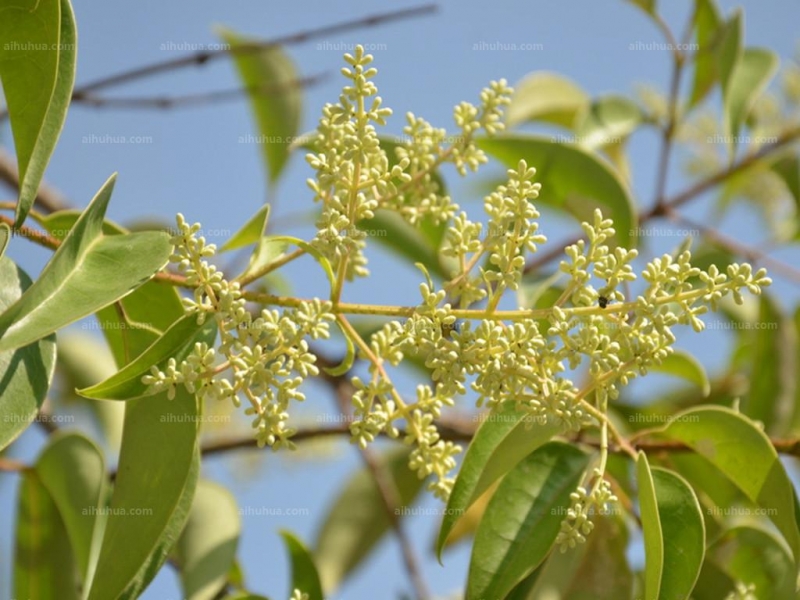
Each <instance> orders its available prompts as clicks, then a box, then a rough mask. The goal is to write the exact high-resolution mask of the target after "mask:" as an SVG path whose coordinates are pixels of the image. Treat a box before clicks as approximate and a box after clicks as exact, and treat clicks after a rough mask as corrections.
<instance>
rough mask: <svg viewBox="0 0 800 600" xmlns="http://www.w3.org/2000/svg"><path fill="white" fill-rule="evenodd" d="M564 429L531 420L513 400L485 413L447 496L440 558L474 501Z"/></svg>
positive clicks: (437, 546) (438, 543)
mask: <svg viewBox="0 0 800 600" xmlns="http://www.w3.org/2000/svg"><path fill="white" fill-rule="evenodd" d="M563 432H564V427H563V426H562V425H560V424H556V423H554V422H552V421H547V422H546V423H542V422H531V417H530V415H527V414H526V413H523V412H522V411H519V410H518V409H517V408H516V405H515V403H514V402H504V403H503V404H501V405H500V406H499V407H497V408H496V409H495V410H494V411H492V412H491V413H489V414H488V415H487V416H486V420H484V421H483V422H482V423H481V426H480V427H479V428H478V430H477V431H476V432H475V436H474V437H473V438H472V441H471V442H470V444H469V447H468V448H467V452H466V454H465V455H464V461H463V462H462V463H461V469H460V470H459V472H458V476H457V477H456V481H455V484H454V485H453V490H452V491H451V492H450V497H449V498H448V500H447V509H446V510H445V511H444V517H443V519H442V526H441V528H440V529H439V537H438V540H437V542H436V554H437V556H438V557H439V560H441V555H442V548H444V544H445V542H446V541H447V537H448V536H449V535H450V532H451V531H452V529H453V527H454V526H455V524H456V522H457V521H458V520H459V518H461V516H462V515H463V514H464V513H465V512H466V510H467V509H468V508H469V507H470V506H471V505H472V503H473V502H475V501H476V500H477V499H478V498H479V497H480V496H481V494H483V492H485V491H486V490H487V489H488V487H489V486H490V485H491V484H492V483H494V482H495V481H497V480H498V479H499V478H500V477H502V476H503V475H505V474H506V473H508V472H509V471H510V470H511V469H513V468H514V466H515V465H516V464H517V463H519V462H520V461H521V460H522V459H523V458H525V457H526V456H528V455H529V454H530V453H531V452H533V451H534V450H535V449H536V448H538V447H539V446H541V445H542V444H544V443H546V442H548V441H550V440H551V439H552V438H553V437H554V436H556V435H559V434H560V433H563Z"/></svg>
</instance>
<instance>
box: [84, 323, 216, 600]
mask: <svg viewBox="0 0 800 600" xmlns="http://www.w3.org/2000/svg"><path fill="white" fill-rule="evenodd" d="M215 334H216V332H215V331H214V332H213V333H209V335H208V336H207V337H206V339H202V340H200V341H202V342H205V343H208V344H211V343H213V340H214V337H215ZM141 350H143V349H141ZM183 358H184V357H183V356H182V355H181V354H179V355H178V356H177V357H176V360H178V361H180V360H182V359H183ZM125 409H126V410H125V429H124V433H123V438H122V448H121V450H120V458H119V467H118V471H117V478H116V483H115V487H114V494H113V496H112V499H111V509H112V510H111V514H110V515H109V518H108V523H107V525H106V530H105V534H104V537H103V544H102V547H101V550H100V558H99V560H98V564H97V574H96V576H95V578H94V582H93V585H92V588H91V590H90V592H89V596H88V600H104V599H105V598H117V597H118V596H119V597H120V598H125V599H129V598H135V597H137V595H138V594H141V592H142V591H143V590H144V589H145V588H146V587H147V585H148V584H149V583H150V581H151V580H152V579H153V577H155V575H156V573H157V572H158V569H159V568H160V567H161V565H162V564H163V562H164V560H166V557H167V553H168V552H169V550H170V548H171V547H172V545H173V544H174V543H175V541H176V540H177V539H178V536H179V535H180V532H181V531H182V529H183V527H184V525H185V523H186V520H187V519H188V516H189V511H190V509H191V505H192V499H193V497H194V492H195V488H196V485H197V479H198V474H199V470H200V454H199V450H198V446H197V440H198V435H199V430H198V428H199V416H200V406H199V403H198V401H197V399H196V398H195V397H194V395H193V394H189V393H188V392H186V390H185V388H183V387H180V388H178V390H177V393H176V395H175V398H174V399H173V400H168V399H167V394H166V392H163V393H161V394H158V395H156V396H151V397H148V398H143V399H139V400H130V401H129V402H127V403H126V405H125Z"/></svg>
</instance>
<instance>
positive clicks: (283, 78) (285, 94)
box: [218, 29, 303, 186]
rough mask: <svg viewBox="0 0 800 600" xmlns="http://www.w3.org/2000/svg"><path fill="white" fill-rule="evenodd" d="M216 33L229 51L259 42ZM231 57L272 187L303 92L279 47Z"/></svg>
mask: <svg viewBox="0 0 800 600" xmlns="http://www.w3.org/2000/svg"><path fill="white" fill-rule="evenodd" d="M218 33H219V35H220V37H221V38H222V39H223V40H224V41H225V42H226V43H227V44H229V45H230V47H231V49H232V50H235V49H236V48H242V47H246V46H248V45H249V44H254V43H259V40H256V39H252V38H247V37H244V36H241V35H239V34H237V33H234V32H233V31H230V30H228V29H220V30H219V32H218ZM231 56H232V58H233V62H234V64H235V65H236V69H237V70H238V72H239V77H240V78H241V80H242V83H243V84H244V87H246V88H247V89H248V90H249V95H250V105H251V108H252V110H253V113H254V115H255V119H256V123H257V124H258V130H259V134H260V136H259V137H260V142H261V143H260V146H261V150H262V153H263V156H264V162H265V167H266V169H267V173H268V179H269V183H270V186H273V185H274V184H275V182H276V181H277V180H278V178H279V177H280V175H281V173H282V172H283V169H284V167H285V166H286V162H287V161H288V160H289V148H290V146H291V144H292V141H293V140H294V139H295V138H296V137H297V134H298V132H299V127H300V119H301V112H302V99H303V95H302V90H301V89H300V88H299V86H298V85H297V79H298V75H297V69H296V68H295V66H294V63H293V62H292V60H291V59H290V58H289V56H288V55H287V54H286V52H285V51H284V50H283V48H281V47H280V46H269V47H265V48H264V49H263V50H259V51H258V52H238V53H236V52H234V53H232V54H231Z"/></svg>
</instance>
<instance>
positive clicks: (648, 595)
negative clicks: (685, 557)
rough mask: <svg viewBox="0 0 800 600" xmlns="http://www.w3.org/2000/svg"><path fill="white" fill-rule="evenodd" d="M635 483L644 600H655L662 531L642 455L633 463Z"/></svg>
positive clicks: (660, 570)
mask: <svg viewBox="0 0 800 600" xmlns="http://www.w3.org/2000/svg"><path fill="white" fill-rule="evenodd" d="M636 481H637V482H638V484H639V510H640V512H641V518H642V534H643V536H644V553H645V571H644V593H645V595H644V598H645V600H658V598H659V590H660V589H661V579H662V577H663V576H664V531H663V529H662V527H661V519H659V517H658V499H657V498H656V490H655V483H654V481H653V475H652V473H651V471H650V465H649V464H648V462H647V456H646V455H645V453H644V452H639V458H638V460H637V461H636Z"/></svg>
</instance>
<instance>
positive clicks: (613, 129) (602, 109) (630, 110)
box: [575, 96, 644, 149]
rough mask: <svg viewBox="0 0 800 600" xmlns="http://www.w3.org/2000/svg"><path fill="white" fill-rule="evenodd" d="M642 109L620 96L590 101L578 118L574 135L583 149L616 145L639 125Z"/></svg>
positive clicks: (642, 116) (641, 118)
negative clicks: (578, 121)
mask: <svg viewBox="0 0 800 600" xmlns="http://www.w3.org/2000/svg"><path fill="white" fill-rule="evenodd" d="M643 118H644V115H643V114H642V110H641V109H640V108H639V107H638V106H637V105H636V103H635V102H633V101H632V100H630V99H628V98H625V97H624V96H605V97H603V98H598V99H597V100H595V101H593V102H592V103H591V105H590V106H588V107H587V109H586V111H585V113H584V114H583V115H582V118H581V119H580V123H579V125H578V127H577V129H576V133H575V136H576V138H577V140H578V143H579V144H580V145H581V146H583V147H584V148H588V149H595V148H602V147H606V146H610V145H612V144H619V143H621V142H623V141H624V140H625V139H626V138H627V137H628V136H629V135H631V134H632V133H633V132H634V131H636V128H637V127H638V126H639V125H640V124H641V123H642V120H643Z"/></svg>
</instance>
